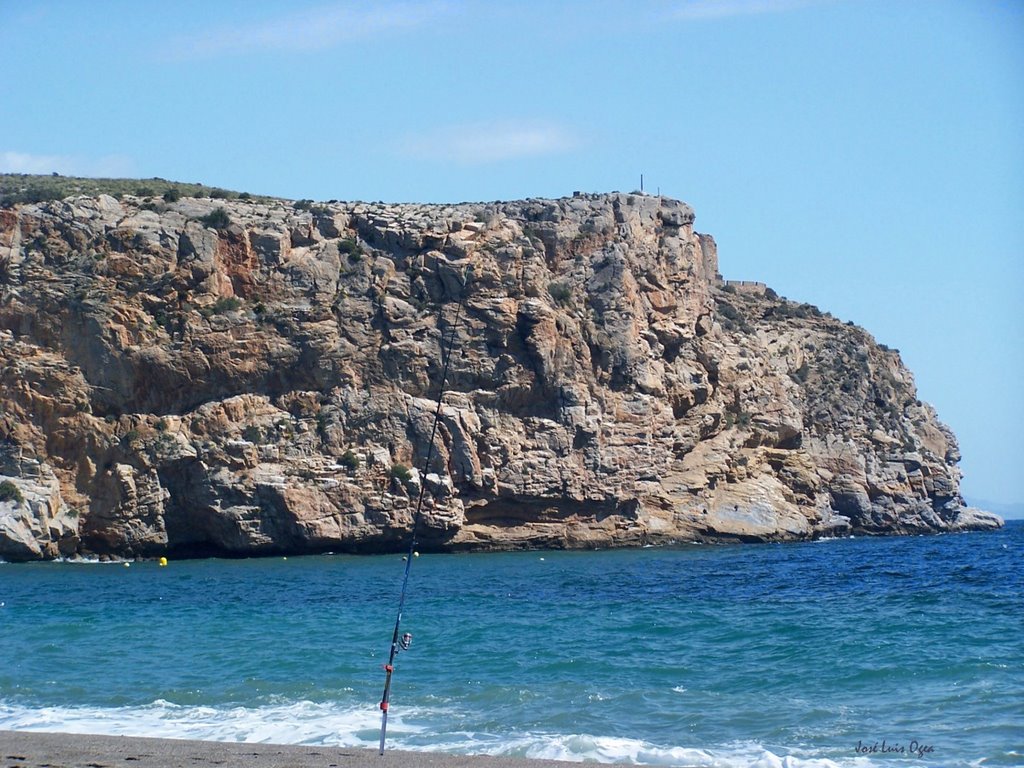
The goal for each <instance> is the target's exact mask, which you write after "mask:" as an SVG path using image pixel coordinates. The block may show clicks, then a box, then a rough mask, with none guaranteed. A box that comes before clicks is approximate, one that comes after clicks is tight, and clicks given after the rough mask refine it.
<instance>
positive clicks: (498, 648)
mask: <svg viewBox="0 0 1024 768" xmlns="http://www.w3.org/2000/svg"><path fill="white" fill-rule="evenodd" d="M1022 553H1024V524H1022V521H1011V522H1010V523H1009V524H1008V525H1007V527H1006V528H1005V529H1004V530H1002V531H998V532H993V533H976V534H959V535H945V536H932V537H913V538H887V539H866V538H856V539H842V540H835V541H826V542H817V543H808V544H790V545H739V546H720V547H710V546H707V547H700V546H689V547H681V548H673V549H642V550H617V551H600V552H543V553H538V552H532V553H509V554H478V555H431V556H428V555H424V556H423V557H419V558H416V559H415V560H414V563H413V568H412V580H411V586H410V593H409V598H408V601H407V603H406V610H405V616H404V620H403V625H402V626H403V630H404V629H408V630H409V631H411V632H412V633H413V635H414V640H413V646H412V648H411V650H409V651H408V652H405V653H403V654H401V655H400V656H399V658H398V664H397V668H396V672H395V678H394V687H393V694H392V709H391V722H390V726H389V739H388V743H389V745H391V746H394V747H397V748H405V749H417V750H442V751H451V752H473V753H491V754H512V755H525V756H534V757H557V758H563V759H580V760H582V759H587V760H599V761H604V762H612V761H618V762H634V763H646V764H661V765H706V766H731V765H760V766H776V765H786V766H834V765H840V766H847V765H848V766H855V765H856V766H871V765H886V766H889V765H894V764H898V765H900V766H919V765H928V766H934V765H948V766H968V765H974V766H978V765H982V766H1008V765H1024V599H1022V595H1024V563H1022ZM403 568H404V564H403V563H402V562H401V558H399V557H353V556H323V557H310V558H290V559H287V560H285V559H272V560H270V559H268V560H238V561H225V560H197V561H181V562H172V563H171V564H170V565H169V566H167V567H164V568H162V567H159V566H158V565H157V564H155V563H132V564H131V566H130V567H125V566H124V565H122V564H83V563H49V564H32V565H9V564H5V565H0V603H2V606H0V729H3V728H7V729H25V730H50V731H68V732H96V733H113V734H135V735H150V736H172V737H187V738H205V739H222V740H248V741H275V742H292V743H313V744H338V745H345V746H366V747H372V746H375V745H376V740H377V737H378V731H377V728H378V726H379V710H378V709H377V704H378V702H379V700H380V696H381V690H382V687H383V683H384V673H383V670H382V664H383V663H384V661H385V660H386V657H387V650H388V647H389V643H390V639H391V631H392V628H393V625H394V615H395V613H394V612H395V609H396V607H397V599H398V591H399V588H400V582H401V576H402V572H403ZM883 741H884V748H885V749H887V750H890V751H889V752H887V753H885V754H883V753H882V752H881V750H882V748H883ZM873 747H877V749H878V750H879V751H877V752H871V751H866V752H865V751H864V750H871V749H872V748H873ZM899 749H902V750H903V751H902V752H899V751H895V752H893V751H891V750H899ZM915 751H917V754H916V755H915V754H914V752H915Z"/></svg>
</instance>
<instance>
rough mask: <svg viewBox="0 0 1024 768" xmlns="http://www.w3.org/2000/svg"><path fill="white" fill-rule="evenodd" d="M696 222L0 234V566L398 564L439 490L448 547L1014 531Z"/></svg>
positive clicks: (860, 349) (541, 210) (165, 221)
mask: <svg viewBox="0 0 1024 768" xmlns="http://www.w3.org/2000/svg"><path fill="white" fill-rule="evenodd" d="M693 221H694V216H693V211H692V210H691V209H690V207H689V206H687V205H685V204H683V203H680V202H677V201H673V200H667V199H663V198H660V197H652V196H645V195H638V194H634V195H624V194H609V195H576V196H574V197H572V198H567V199H561V200H526V201H521V202H511V203H495V204H486V205H480V204H477V205H470V204H463V205H447V206H441V205H438V206H431V205H384V204H370V203H330V204H326V205H311V204H309V203H308V202H303V203H299V204H293V203H290V202H286V201H275V200H271V201H266V200H264V201H252V200H248V201H242V200H231V201H225V200H212V199H208V198H206V199H195V198H185V199H181V200H177V201H175V202H164V201H163V200H160V199H154V198H149V199H146V198H138V197H131V196H125V197H123V198H122V199H121V200H117V199H115V198H113V197H108V196H105V195H99V196H97V197H78V198H69V199H66V200H63V201H51V202H42V203H35V204H27V205H15V206H13V207H10V208H7V209H4V210H0V481H2V482H0V557H3V558H6V559H8V560H25V559H35V558H48V557H55V556H60V555H65V556H70V555H77V554H88V553H93V554H100V555H107V554H109V555H117V556H126V557H130V556H153V555H158V554H165V553H166V554H171V555H176V554H177V555H200V554H229V555H249V554H269V553H299V552H318V551H328V550H333V551H359V552H367V551H388V550H396V549H399V548H401V547H403V546H405V545H406V543H407V541H408V536H409V531H410V527H411V524H412V520H413V509H414V502H415V497H416V494H417V493H418V491H419V488H420V486H421V484H424V485H425V491H426V502H427V503H426V505H425V514H424V518H423V521H422V523H421V528H420V531H419V538H420V546H421V548H422V549H428V550H429V549H433V550H459V549H477V548H518V547H598V546H612V545H635V544H646V543H655V544H657V543H669V542H676V541H690V540H699V541H705V540H752V541H753V540H756V541H765V540H793V539H806V538H814V537H820V536H834V535H843V534H849V533H872V534H874V533H917V532H937V531H950V530H963V529H970V528H985V527H995V526H997V525H999V524H1000V521H999V520H998V518H996V517H994V516H991V515H987V514H986V513H982V512H979V511H977V510H972V509H968V508H966V507H965V506H964V504H963V500H962V498H961V496H960V493H959V471H958V469H957V466H956V464H957V461H958V459H959V454H958V450H957V444H956V440H955V438H954V436H953V435H952V433H951V432H950V431H949V429H948V428H946V427H945V426H944V425H943V424H942V423H941V422H940V421H939V420H938V419H937V417H936V414H935V412H934V411H933V410H932V408H931V407H930V406H928V405H927V404H924V403H922V402H920V401H919V400H918V399H917V395H916V392H915V388H914V382H913V379H912V377H911V375H910V373H909V372H908V371H907V370H906V368H904V367H903V365H902V364H901V362H900V358H899V355H898V353H897V352H895V351H892V350H888V349H886V348H885V347H882V346H879V345H878V344H876V343H875V342H874V341H873V340H872V338H871V337H870V336H869V335H868V334H867V333H866V332H865V331H863V330H862V329H860V328H858V327H856V326H854V325H852V324H844V323H842V322H840V321H838V320H836V319H834V318H832V317H831V316H829V315H827V314H825V315H823V314H821V313H820V312H819V311H818V310H817V309H816V308H814V307H811V306H810V305H800V304H795V303H793V302H790V301H787V300H784V299H781V298H779V297H777V296H776V295H775V294H774V292H772V291H771V290H769V289H765V288H764V287H763V286H760V285H757V284H753V285H738V286H732V285H727V284H723V283H722V282H721V280H720V278H719V275H718V263H717V254H716V250H715V243H714V241H713V240H712V238H711V237H709V236H707V235H702V234H698V233H696V232H695V231H694V230H693ZM470 267H472V270H470ZM460 301H462V302H463V313H462V315H461V317H460V318H459V319H458V322H457V323H456V308H457V306H458V304H459V302H460ZM452 333H454V339H455V340H454V349H455V352H454V354H453V355H452V358H451V365H450V372H449V377H448V386H447V389H446V392H445V395H444V401H443V408H442V409H441V419H440V424H439V428H438V430H437V434H436V436H435V438H434V451H433V459H432V461H431V462H430V466H429V467H427V468H426V473H425V474H421V470H422V465H423V461H424V459H425V457H426V454H427V448H428V441H429V440H430V436H431V426H432V419H433V414H434V410H435V403H434V401H435V398H436V396H437V390H438V386H439V382H440V371H441V366H442V339H443V338H448V334H452Z"/></svg>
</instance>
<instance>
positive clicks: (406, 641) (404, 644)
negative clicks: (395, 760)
mask: <svg viewBox="0 0 1024 768" xmlns="http://www.w3.org/2000/svg"><path fill="white" fill-rule="evenodd" d="M472 272H473V265H472V264H470V265H469V268H468V269H467V270H466V274H465V277H464V278H463V281H462V291H461V292H460V294H459V304H458V306H457V307H456V309H455V322H454V323H452V332H451V336H450V337H449V339H448V353H447V354H445V351H444V335H443V334H442V336H441V357H442V358H443V359H444V365H443V366H442V368H441V387H440V389H439V390H438V392H437V409H436V410H435V411H434V424H433V426H432V427H431V428H430V442H429V443H428V444H427V456H426V458H425V459H424V461H423V475H422V477H421V478H420V492H419V496H418V498H417V499H416V514H415V515H414V516H413V519H412V535H410V537H409V553H408V555H407V556H406V558H405V575H404V576H403V577H402V592H401V595H400V596H399V598H398V614H397V615H396V616H395V631H394V633H393V634H392V636H391V653H390V655H389V656H388V663H387V664H385V665H384V671H385V673H386V677H385V678H384V695H383V696H381V700H380V754H381V755H383V754H384V739H385V737H386V735H387V730H388V707H389V706H390V704H391V675H392V674H394V671H395V656H397V655H398V653H399V651H407V650H409V646H410V644H411V643H412V635H411V634H409V633H408V632H406V633H405V634H403V635H402V636H401V637H399V634H398V633H399V631H400V628H401V624H402V609H403V608H404V607H405V594H406V590H407V588H408V586H409V571H410V570H411V569H412V559H413V557H415V556H416V529H417V528H419V524H420V512H421V511H422V509H423V493H424V491H425V490H426V487H427V483H426V478H427V471H428V470H429V469H430V459H431V458H432V457H433V455H434V437H435V436H436V434H437V424H438V422H439V421H440V420H441V399H442V398H443V397H444V386H445V382H446V381H447V380H448V364H449V363H450V362H451V359H452V351H453V350H454V349H455V332H456V331H457V330H458V329H459V318H460V316H461V314H462V304H463V302H464V301H465V299H466V286H468V285H469V277H470V275H471V274H472ZM442 311H443V310H442Z"/></svg>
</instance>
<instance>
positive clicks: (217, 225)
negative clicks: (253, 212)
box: [199, 208, 231, 229]
mask: <svg viewBox="0 0 1024 768" xmlns="http://www.w3.org/2000/svg"><path fill="white" fill-rule="evenodd" d="M199 221H201V222H202V223H203V224H205V225H206V226H208V227H213V228H214V229H227V228H228V227H229V226H231V217H230V216H228V212H227V211H226V210H224V209H223V208H217V209H216V210H213V211H210V212H209V213H208V214H206V215H205V216H201V217H200V219H199Z"/></svg>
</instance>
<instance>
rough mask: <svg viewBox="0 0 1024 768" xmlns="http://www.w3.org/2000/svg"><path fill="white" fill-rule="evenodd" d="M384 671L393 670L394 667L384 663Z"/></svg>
mask: <svg viewBox="0 0 1024 768" xmlns="http://www.w3.org/2000/svg"><path fill="white" fill-rule="evenodd" d="M384 671H385V672H394V671H395V668H394V667H393V666H391V665H390V664H385V665H384Z"/></svg>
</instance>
